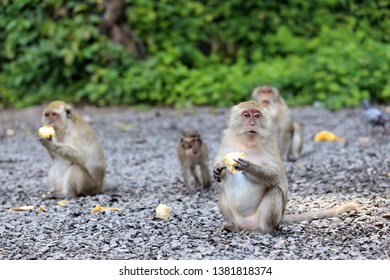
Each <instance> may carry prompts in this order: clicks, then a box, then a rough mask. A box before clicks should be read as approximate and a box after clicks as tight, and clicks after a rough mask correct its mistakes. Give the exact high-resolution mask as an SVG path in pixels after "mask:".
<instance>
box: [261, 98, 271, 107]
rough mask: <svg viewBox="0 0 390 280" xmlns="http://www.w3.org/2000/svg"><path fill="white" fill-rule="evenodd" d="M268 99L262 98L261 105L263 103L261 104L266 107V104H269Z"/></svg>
mask: <svg viewBox="0 0 390 280" xmlns="http://www.w3.org/2000/svg"><path fill="white" fill-rule="evenodd" d="M269 103H270V102H269V101H268V100H263V101H261V105H263V106H265V107H267V106H268V105H269Z"/></svg>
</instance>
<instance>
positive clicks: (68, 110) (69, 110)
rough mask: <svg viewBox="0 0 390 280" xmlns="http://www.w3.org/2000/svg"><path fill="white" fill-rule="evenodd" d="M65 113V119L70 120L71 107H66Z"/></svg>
mask: <svg viewBox="0 0 390 280" xmlns="http://www.w3.org/2000/svg"><path fill="white" fill-rule="evenodd" d="M65 112H66V117H67V118H68V119H70V118H72V107H70V106H69V105H66V106H65Z"/></svg>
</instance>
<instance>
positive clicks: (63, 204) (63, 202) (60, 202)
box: [57, 199, 69, 206]
mask: <svg viewBox="0 0 390 280" xmlns="http://www.w3.org/2000/svg"><path fill="white" fill-rule="evenodd" d="M68 203H69V201H68V200H67V199H63V200H60V201H58V202H57V204H58V205H59V206H66V205H68Z"/></svg>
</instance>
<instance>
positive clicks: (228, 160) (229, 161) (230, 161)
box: [223, 152, 245, 174]
mask: <svg viewBox="0 0 390 280" xmlns="http://www.w3.org/2000/svg"><path fill="white" fill-rule="evenodd" d="M238 158H245V154H244V153H242V152H233V153H228V154H226V155H225V157H224V158H223V162H224V163H225V165H226V166H227V167H228V169H229V171H230V173H232V174H234V173H236V171H237V170H236V168H235V165H236V164H237V162H235V161H234V160H235V159H238Z"/></svg>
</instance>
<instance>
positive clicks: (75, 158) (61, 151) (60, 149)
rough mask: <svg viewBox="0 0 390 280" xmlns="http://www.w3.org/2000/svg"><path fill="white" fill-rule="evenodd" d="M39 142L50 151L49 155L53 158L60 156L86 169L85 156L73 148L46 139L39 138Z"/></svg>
mask: <svg viewBox="0 0 390 280" xmlns="http://www.w3.org/2000/svg"><path fill="white" fill-rule="evenodd" d="M39 142H41V144H42V145H43V146H44V147H45V148H46V149H47V150H48V152H49V154H50V155H51V157H52V158H53V157H54V156H55V155H58V156H60V157H62V158H64V159H65V160H68V161H70V162H72V163H73V164H76V165H79V166H82V167H84V166H85V160H84V159H83V156H82V155H81V154H80V153H79V152H78V151H77V150H76V149H75V148H73V147H72V146H70V145H67V144H62V143H57V142H53V141H51V140H48V139H45V138H39Z"/></svg>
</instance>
